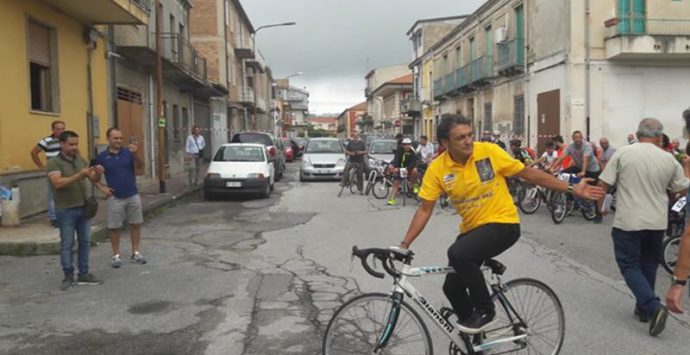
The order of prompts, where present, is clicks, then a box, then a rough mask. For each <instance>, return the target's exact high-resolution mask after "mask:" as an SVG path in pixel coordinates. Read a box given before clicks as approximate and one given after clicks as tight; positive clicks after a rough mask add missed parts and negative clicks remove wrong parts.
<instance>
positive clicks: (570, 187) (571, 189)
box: [568, 184, 573, 195]
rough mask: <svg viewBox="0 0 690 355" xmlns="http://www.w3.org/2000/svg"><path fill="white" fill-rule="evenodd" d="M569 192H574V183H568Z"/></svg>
mask: <svg viewBox="0 0 690 355" xmlns="http://www.w3.org/2000/svg"><path fill="white" fill-rule="evenodd" d="M568 193H569V194H570V195H572V194H573V184H569V185H568Z"/></svg>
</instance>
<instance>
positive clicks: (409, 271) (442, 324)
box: [375, 265, 527, 354]
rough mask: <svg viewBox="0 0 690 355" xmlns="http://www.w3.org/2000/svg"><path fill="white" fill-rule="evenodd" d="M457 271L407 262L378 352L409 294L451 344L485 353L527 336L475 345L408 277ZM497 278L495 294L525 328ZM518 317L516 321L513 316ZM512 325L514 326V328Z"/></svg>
mask: <svg viewBox="0 0 690 355" xmlns="http://www.w3.org/2000/svg"><path fill="white" fill-rule="evenodd" d="M454 272H455V270H454V269H453V268H452V267H445V266H420V267H411V266H409V265H403V267H402V270H401V271H400V274H401V276H400V278H399V279H396V280H395V284H394V285H393V290H392V292H391V298H392V299H393V302H394V306H393V307H392V309H391V313H390V314H389V317H388V322H387V324H386V329H385V331H384V332H382V334H381V336H380V338H379V339H378V342H377V345H376V348H375V352H376V351H378V350H379V349H382V348H384V347H385V346H386V345H387V344H388V340H389V338H390V334H391V333H392V330H393V329H394V328H395V325H396V323H397V320H398V315H399V308H400V303H401V302H402V299H403V296H405V295H406V296H407V297H409V298H411V299H413V300H414V301H415V303H416V304H417V305H418V306H419V307H420V308H421V309H423V310H424V313H426V315H427V316H428V317H429V318H431V319H433V320H434V324H436V326H437V327H438V328H439V329H440V330H441V331H442V332H443V334H444V335H445V336H446V337H447V338H448V340H450V341H451V343H453V344H455V345H456V346H458V344H464V345H465V347H467V348H468V349H471V354H473V353H476V352H481V351H484V350H487V349H490V348H492V347H494V346H496V345H498V344H502V343H507V342H514V341H517V340H520V339H524V338H526V337H527V334H520V335H515V336H511V337H506V338H499V339H495V340H492V341H489V342H487V343H483V344H478V345H473V344H472V342H471V341H470V340H469V338H468V335H466V334H462V333H460V332H459V331H458V330H457V329H456V327H455V326H454V325H453V324H451V323H450V322H449V321H447V320H446V319H445V318H444V317H443V316H442V315H441V313H440V312H439V311H438V310H437V309H436V308H435V307H434V306H433V305H432V304H431V303H429V301H427V300H426V298H424V296H423V295H422V294H421V293H420V292H419V291H418V290H417V289H416V288H415V287H414V286H413V285H412V284H411V283H410V282H409V281H408V277H421V276H426V275H434V274H436V275H444V274H449V273H454ZM495 277H496V279H497V283H496V284H492V285H491V290H492V291H493V293H494V294H495V295H497V296H498V299H499V302H500V303H501V305H502V306H503V308H504V309H505V311H506V314H507V315H508V318H509V320H510V322H511V324H512V325H514V324H515V323H516V320H517V321H518V322H519V324H521V325H522V326H523V327H525V328H526V326H525V322H524V320H522V318H521V317H520V316H519V315H518V313H517V312H516V311H515V309H514V308H513V306H512V305H511V304H510V302H509V301H508V300H507V299H506V298H505V296H504V295H503V291H502V285H501V280H500V277H499V276H498V275H495ZM513 317H515V320H514V319H513ZM511 328H512V327H511Z"/></svg>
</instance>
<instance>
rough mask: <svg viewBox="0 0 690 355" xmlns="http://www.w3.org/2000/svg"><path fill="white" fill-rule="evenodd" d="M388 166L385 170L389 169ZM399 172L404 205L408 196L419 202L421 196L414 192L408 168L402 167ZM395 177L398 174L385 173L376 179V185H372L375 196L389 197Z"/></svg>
mask: <svg viewBox="0 0 690 355" xmlns="http://www.w3.org/2000/svg"><path fill="white" fill-rule="evenodd" d="M387 168H388V167H387V166H386V167H385V168H384V171H385V170H387ZM398 174H399V175H398V178H399V179H400V195H402V199H403V206H406V204H407V199H408V198H411V199H413V200H415V201H417V203H419V201H420V200H419V196H417V194H416V193H415V192H414V188H413V186H412V183H411V182H410V180H409V178H408V171H407V169H406V168H400V170H399V173H398ZM395 179H396V176H395V175H394V174H391V173H384V175H383V177H382V178H380V179H378V180H376V182H375V183H374V186H373V187H372V193H373V194H374V197H376V198H378V199H381V200H382V199H385V198H387V197H389V195H390V191H391V187H393V182H394V180H395Z"/></svg>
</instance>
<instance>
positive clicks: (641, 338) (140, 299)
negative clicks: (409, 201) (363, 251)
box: [0, 164, 690, 355]
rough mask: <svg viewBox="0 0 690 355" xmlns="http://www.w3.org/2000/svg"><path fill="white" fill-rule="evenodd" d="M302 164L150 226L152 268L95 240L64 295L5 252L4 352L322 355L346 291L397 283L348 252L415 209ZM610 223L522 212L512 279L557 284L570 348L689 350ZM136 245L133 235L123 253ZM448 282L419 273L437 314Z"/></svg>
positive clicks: (439, 259) (427, 243)
mask: <svg viewBox="0 0 690 355" xmlns="http://www.w3.org/2000/svg"><path fill="white" fill-rule="evenodd" d="M296 167H297V166H296V165H294V164H293V165H291V166H290V170H289V172H288V176H287V177H286V179H285V180H284V181H282V182H280V183H278V184H277V185H276V190H275V191H274V194H273V195H272V197H271V198H270V199H267V200H260V199H244V200H239V201H238V200H235V199H230V200H222V201H212V202H206V201H203V200H202V199H201V198H200V197H199V196H197V197H194V198H190V199H188V200H185V201H180V203H179V205H178V206H176V207H173V208H170V209H168V210H167V211H165V212H164V213H162V214H161V215H159V216H158V217H156V218H155V219H153V220H151V221H148V222H147V223H146V224H145V226H144V242H143V247H142V253H143V254H144V255H145V256H146V257H147V258H148V259H149V261H150V262H149V264H148V265H143V266H142V265H134V264H128V263H126V264H125V265H124V267H123V268H122V269H119V270H115V269H112V268H110V266H109V264H110V248H109V246H108V245H101V246H98V247H96V248H94V249H92V253H91V267H92V271H93V272H94V273H95V274H96V275H97V276H98V277H100V278H102V279H103V280H104V281H105V284H103V285H100V286H78V287H73V288H71V289H69V290H67V291H60V290H58V286H59V283H60V279H61V270H60V267H59V258H58V257H57V256H36V257H29V258H17V257H7V256H2V257H0V270H2V272H1V273H0V353H8V354H93V353H103V354H316V353H319V350H320V345H321V336H322V333H323V331H324V328H325V324H326V322H327V321H328V319H329V318H330V316H331V315H332V313H333V311H334V310H335V309H336V308H337V307H338V306H339V305H340V304H341V303H342V302H343V301H344V300H347V299H349V298H351V297H352V296H354V295H355V294H358V293H361V292H371V291H382V292H386V291H388V290H390V287H391V283H390V281H391V280H390V278H386V279H383V280H379V279H374V278H372V277H370V276H369V275H368V274H366V273H365V272H364V271H363V270H362V268H361V266H359V264H357V263H351V262H350V255H349V253H350V250H351V247H352V245H358V246H360V247H387V246H390V245H397V243H398V242H399V241H400V240H401V238H402V236H403V234H404V231H405V229H406V228H407V225H408V223H409V220H410V218H411V216H412V214H413V213H414V208H413V207H412V206H407V207H396V208H390V207H387V206H385V201H381V200H375V199H372V198H366V197H362V196H356V195H350V194H349V193H346V194H345V195H344V196H343V197H342V198H340V199H338V198H336V193H337V186H336V184H334V183H327V182H325V183H299V182H298V181H297V180H298V179H297V169H296ZM606 222H609V223H610V221H605V223H604V224H602V225H594V224H591V223H589V222H586V221H584V219H582V218H581V217H572V218H568V219H566V221H565V222H564V224H562V225H559V226H555V225H553V223H552V222H551V220H550V218H549V217H548V215H546V214H545V213H544V212H539V213H537V214H536V215H534V216H523V223H522V225H523V238H521V240H520V242H518V244H517V245H516V246H515V247H513V248H512V249H510V250H509V251H508V252H506V253H505V255H503V256H501V257H499V259H500V260H501V261H503V262H504V263H505V264H506V265H508V272H507V273H506V275H505V276H504V279H505V280H509V279H513V278H517V277H522V276H529V277H533V278H537V279H539V280H542V281H544V282H545V283H547V284H548V285H550V286H551V287H552V288H553V289H554V290H555V291H556V293H557V294H558V296H559V297H560V299H561V301H562V303H563V305H564V308H565V311H566V343H565V346H564V349H563V351H562V354H626V355H627V354H687V345H688V344H689V343H688V339H690V318H688V317H687V316H686V315H685V316H681V317H679V318H671V319H669V322H668V326H667V330H666V331H665V332H664V333H663V334H662V335H661V336H660V337H658V338H651V337H649V336H648V335H647V332H646V326H645V325H643V324H641V323H639V322H637V321H635V320H634V319H633V316H632V309H633V304H634V303H633V300H632V296H631V294H630V293H629V292H628V291H627V289H626V288H625V285H624V284H623V282H622V279H621V278H620V276H619V275H618V271H617V269H616V266H615V263H614V261H613V256H612V255H613V254H612V246H611V240H610V238H611V237H610V235H609V234H610V233H609V232H610V225H607V223H606ZM458 223H459V219H458V217H457V216H456V215H454V214H453V213H451V212H450V211H448V210H437V211H436V212H435V215H434V217H433V218H432V222H431V223H430V224H429V226H428V227H427V230H426V231H425V232H424V234H423V235H422V236H421V237H420V238H419V239H418V240H417V242H415V244H414V245H413V247H412V249H414V251H415V252H416V254H417V257H416V259H415V263H414V264H415V265H444V264H445V263H446V260H445V254H446V249H447V247H448V245H449V244H450V243H451V242H452V240H453V239H454V238H455V234H456V230H457V225H458ZM127 244H128V243H127V242H126V238H123V248H124V249H123V253H126V252H127V251H128V250H129V247H128V245H127ZM659 275H660V280H661V281H660V282H659V283H660V285H659V288H660V291H665V287H666V285H667V284H668V281H666V277H665V274H664V273H663V271H662V270H660V273H659ZM442 281H443V280H442V278H441V277H438V276H432V277H426V278H422V279H419V280H414V282H415V286H417V287H418V289H419V290H420V291H421V292H422V293H423V294H424V295H425V296H426V298H427V299H429V300H430V301H431V303H432V304H434V305H435V306H437V307H438V306H440V305H442V304H444V303H445V302H444V301H445V300H444V297H443V295H442V292H441V284H442ZM686 306H687V300H686ZM430 326H431V325H430ZM433 335H434V339H435V344H434V346H435V349H436V353H440V354H445V353H447V350H446V349H447V347H448V342H447V341H446V340H445V339H444V338H441V337H440V336H439V332H438V331H437V330H435V329H434V330H433Z"/></svg>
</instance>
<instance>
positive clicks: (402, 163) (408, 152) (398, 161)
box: [388, 138, 419, 206]
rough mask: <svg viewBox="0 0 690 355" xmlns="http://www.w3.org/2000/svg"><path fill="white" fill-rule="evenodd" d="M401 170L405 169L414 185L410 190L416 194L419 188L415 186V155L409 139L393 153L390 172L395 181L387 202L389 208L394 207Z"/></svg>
mask: <svg viewBox="0 0 690 355" xmlns="http://www.w3.org/2000/svg"><path fill="white" fill-rule="evenodd" d="M401 168H405V169H407V174H408V175H409V177H410V179H409V181H411V182H412V183H413V184H414V185H413V188H412V190H413V192H414V193H417V192H418V190H419V186H418V185H417V175H418V172H417V155H416V154H415V152H414V149H412V140H411V139H409V138H404V139H403V140H402V142H401V148H400V149H398V150H397V151H396V152H395V158H393V161H392V162H391V168H390V171H391V173H393V174H394V176H395V179H394V181H393V190H392V191H391V197H390V199H389V200H388V205H389V206H395V205H396V202H395V197H396V195H397V194H398V190H399V189H400V181H401V180H402V178H401V177H400V169H401Z"/></svg>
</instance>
